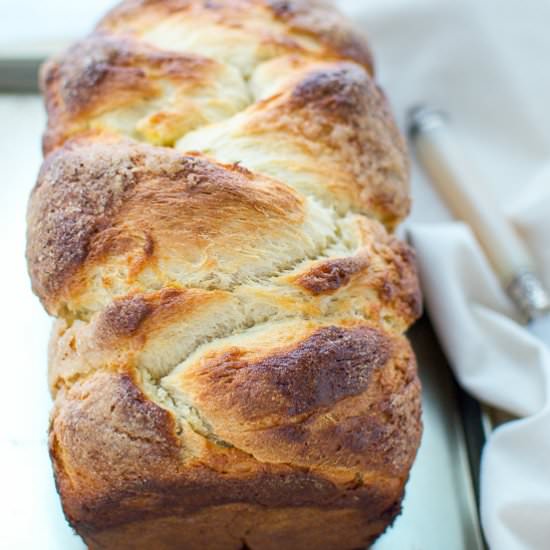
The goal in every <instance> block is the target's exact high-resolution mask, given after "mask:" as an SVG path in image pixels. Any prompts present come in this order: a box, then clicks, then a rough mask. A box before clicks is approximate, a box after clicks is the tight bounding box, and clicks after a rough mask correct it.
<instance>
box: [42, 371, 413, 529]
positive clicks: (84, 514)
mask: <svg viewBox="0 0 550 550" xmlns="http://www.w3.org/2000/svg"><path fill="white" fill-rule="evenodd" d="M136 384H137V382H135V381H134V380H133V379H132V377H131V376H129V375H128V374H125V373H101V372H100V373H96V374H93V375H91V376H90V377H89V378H88V379H84V380H82V381H79V382H76V383H75V384H74V385H73V386H72V387H71V388H70V389H69V390H68V391H67V392H63V393H62V394H60V395H59V396H58V399H57V402H56V406H55V408H54V411H53V413H52V423H51V429H50V452H51V455H52V459H53V462H54V468H55V471H56V479H57V483H58V488H59V490H60V492H61V494H62V495H63V497H64V506H65V511H66V513H67V515H68V517H69V520H70V521H71V523H72V524H73V525H75V526H76V527H77V528H78V529H79V530H81V531H82V532H83V533H85V534H92V533H96V532H101V531H103V530H105V529H111V528H113V527H115V526H118V525H121V524H124V523H131V522H136V521H142V520H150V519H152V518H156V517H164V516H171V515H176V516H184V515H186V514H189V513H196V512H198V511H200V510H202V509H203V508H207V507H210V506H220V505H224V504H229V503H232V502H239V503H245V504H260V505H262V506H264V507H268V508H275V509H276V508H280V507H285V506H292V507H294V508H302V507H306V508H307V507H309V506H312V505H314V506H316V507H319V508H322V509H327V510H330V509H332V510H336V509H346V508H359V509H360V510H361V511H362V515H363V520H364V521H372V520H375V519H379V518H380V519H382V518H384V517H386V513H391V514H393V513H395V511H396V508H397V509H398V507H399V502H400V495H401V488H402V486H403V484H404V481H405V478H404V477H403V478H396V479H391V478H389V477H388V478H386V477H385V476H384V475H379V476H372V475H371V476H367V477H363V476H362V475H360V474H359V472H360V471H361V469H360V468H359V469H358V470H356V471H357V472H358V473H355V472H351V473H350V474H348V475H343V476H342V475H340V476H334V475H333V476H332V478H333V479H332V480H331V476H328V478H327V474H326V473H324V472H323V471H322V470H320V469H317V471H315V470H308V469H299V468H298V469H297V468H296V467H295V466H292V465H288V464H284V463H269V462H263V461H258V460H257V459H254V458H253V457H251V456H250V455H249V454H247V453H245V452H243V451H241V450H239V449H235V448H232V447H224V446H220V445H217V444H214V443H212V442H209V441H207V440H204V439H203V438H200V437H199V436H197V434H195V432H193V430H191V429H189V426H188V425H187V424H186V423H185V422H183V423H181V422H180V423H178V422H177V421H176V420H175V418H174V416H173V414H171V413H169V412H168V411H166V410H165V409H163V408H160V407H159V406H157V405H155V404H153V403H151V402H150V400H149V399H148V398H147V396H146V395H145V394H143V393H142V392H141V391H140V390H139V389H138V387H137V385H136ZM358 425H359V422H355V425H354V426H353V427H354V428H356V427H358ZM76 426H78V429H75V427H76ZM322 435H325V434H322ZM326 435H328V434H326ZM333 435H337V434H333ZM347 437H349V435H348V436H347ZM339 440H340V441H344V439H342V434H340V438H339ZM363 450H364V449H363ZM338 477H339V480H338V481H336V479H338ZM390 511H391V512H390Z"/></svg>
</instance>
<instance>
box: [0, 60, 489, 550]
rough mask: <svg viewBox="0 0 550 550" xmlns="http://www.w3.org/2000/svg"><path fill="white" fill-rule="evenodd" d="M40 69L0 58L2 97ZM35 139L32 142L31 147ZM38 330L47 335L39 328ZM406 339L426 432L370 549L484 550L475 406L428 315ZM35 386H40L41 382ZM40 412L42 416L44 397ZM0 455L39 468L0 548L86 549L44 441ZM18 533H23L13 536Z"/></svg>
mask: <svg viewBox="0 0 550 550" xmlns="http://www.w3.org/2000/svg"><path fill="white" fill-rule="evenodd" d="M40 62H41V59H40V58H39V57H33V58H10V59H8V58H3V59H2V58H1V53H0V93H11V94H13V93H17V94H23V93H35V92H36V91H37V78H36V74H37V68H38V66H39V65H40ZM0 101H1V98H0ZM36 124H43V121H42V120H40V121H37V122H36ZM37 131H38V130H37ZM35 138H36V136H29V140H34V139H35ZM20 146H21V147H26V146H27V145H25V144H20ZM28 147H30V145H28ZM37 168H38V166H37V167H36V169H37ZM21 276H23V277H24V276H25V275H24V273H21ZM41 330H43V331H44V332H46V329H44V328H43V329H41ZM409 336H410V338H411V341H412V343H413V347H414V348H415V351H416V354H417V357H418V364H419V371H420V378H421V381H422V385H423V422H424V433H423V438H422V444H421V447H420V450H419V453H418V457H417V460H416V462H415V464H414V467H413V469H412V472H411V476H410V480H409V482H408V484H407V489H406V496H405V501H404V503H403V513H402V514H401V515H400V517H399V518H397V520H396V522H395V524H394V526H393V527H391V528H390V529H388V531H387V532H386V533H385V534H384V535H383V536H382V537H381V538H380V539H379V541H378V542H377V543H376V544H375V546H374V548H375V550H397V549H398V550H441V549H442V548H445V550H464V549H467V550H484V549H485V548H486V545H485V543H484V540H483V537H482V534H481V530H480V524H479V515H478V481H479V461H480V454H481V448H482V446H483V443H484V430H483V414H482V411H481V408H480V405H479V403H477V402H476V401H475V400H473V399H472V398H470V397H468V396H467V395H466V394H465V393H464V392H462V391H461V390H460V388H459V387H458V386H457V384H456V382H455V380H454V378H453V375H452V372H451V370H450V368H449V365H448V363H447V361H446V359H445V357H444V355H443V352H442V350H441V348H440V346H439V344H438V341H437V338H436V336H435V334H434V332H433V330H432V327H431V324H430V321H429V319H428V317H427V316H424V317H423V318H422V319H421V320H420V321H419V322H418V323H417V324H416V325H415V326H414V327H413V328H412V329H411V331H410V333H409ZM45 338H46V335H44V339H45ZM36 357H37V359H36V360H37V361H39V362H40V361H41V362H42V363H40V364H41V368H42V369H43V370H45V368H46V367H45V364H44V357H45V350H40V354H38V353H37V354H36ZM40 358H41V359H40ZM37 383H40V384H43V385H44V387H45V384H46V381H45V378H44V379H39V380H38V382H37ZM44 395H45V391H44ZM41 407H42V409H43V410H44V415H45V414H46V412H45V411H46V408H47V397H44V404H43V405H42V404H41ZM42 409H41V410H42ZM0 449H2V453H3V454H4V458H5V460H7V462H8V463H9V462H13V464H14V465H18V466H17V467H19V468H24V467H25V464H27V465H31V464H35V465H38V464H39V466H37V467H36V468H34V469H35V471H34V472H33V473H34V475H35V476H36V478H39V483H38V485H39V487H40V491H39V493H38V494H34V493H32V492H31V491H29V495H22V494H21V495H20V499H19V500H21V502H22V503H26V504H25V506H23V505H21V506H20V507H18V506H17V505H16V506H15V511H12V516H11V519H10V521H8V522H6V526H5V527H3V531H4V533H3V535H2V534H0V547H6V548H7V547H8V546H4V545H3V544H2V539H3V536H4V537H7V539H4V541H6V540H9V541H10V545H9V547H10V548H24V549H26V548H29V549H30V548H38V547H40V548H48V549H50V548H51V549H57V548H63V549H64V550H77V549H82V548H84V545H83V543H82V542H81V541H80V539H79V538H78V537H76V536H75V535H74V534H73V533H72V531H71V529H70V527H69V526H68V524H67V522H66V521H65V519H64V517H63V514H62V511H61V507H60V505H59V501H58V497H57V495H56V493H55V487H54V483H53V477H52V475H51V473H50V469H49V466H48V465H47V445H46V438H45V437H44V434H43V433H37V434H31V435H30V436H29V440H28V441H26V442H25V445H23V446H22V445H20V444H18V443H17V442H14V441H11V440H9V438H6V439H5V440H4V438H3V437H2V436H1V435H0ZM18 498H19V497H18ZM8 500H9V499H8ZM29 503H30V506H29ZM29 508H30V509H29ZM18 510H21V511H18ZM23 510H25V512H23ZM23 514H24V515H25V516H26V517H23ZM29 514H30V515H29ZM37 516H38V518H40V519H39V524H40V525H41V526H42V527H41V529H39V530H37V532H36V535H34V534H32V533H30V531H29V530H28V529H27V530H25V529H21V526H23V525H25V524H26V523H27V521H28V520H29V518H31V517H33V518H35V519H33V520H32V521H33V522H34V521H36V517H37ZM17 526H19V527H18V528H19V531H21V532H20V533H19V531H17V532H16V528H17ZM39 531H40V532H39ZM18 541H19V542H18ZM29 541H32V542H31V545H30V546H29Z"/></svg>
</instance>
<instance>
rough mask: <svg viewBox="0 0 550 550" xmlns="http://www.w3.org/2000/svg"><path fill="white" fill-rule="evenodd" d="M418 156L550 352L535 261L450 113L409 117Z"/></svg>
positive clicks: (549, 324)
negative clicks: (475, 163)
mask: <svg viewBox="0 0 550 550" xmlns="http://www.w3.org/2000/svg"><path fill="white" fill-rule="evenodd" d="M408 130H409V136H410V139H411V142H412V143H413V144H414V147H415V150H416V156H417V158H418V160H419V162H420V164H421V166H422V167H423V169H424V171H425V172H426V173H427V174H428V176H429V177H430V180H431V181H432V182H433V184H434V185H435V187H436V188H437V190H438V192H439V193H440V195H441V196H442V197H443V199H444V201H445V203H446V204H447V206H448V207H449V208H450V209H451V211H452V212H453V213H454V215H455V216H456V217H457V218H459V219H461V220H463V221H464V222H466V223H467V224H468V225H469V226H470V227H471V228H472V230H473V231H474V233H475V235H476V237H477V239H478V241H479V242H480V244H481V246H482V247H483V249H484V251H485V255H486V256H487V258H488V260H489V261H490V263H491V264H492V266H493V269H494V270H495V272H496V274H497V276H498V278H499V279H500V281H501V283H502V286H503V287H504V289H505V290H506V291H507V293H508V295H509V296H510V298H511V299H512V301H513V302H514V303H515V304H516V306H517V308H518V310H519V312H520V314H521V316H522V318H523V319H524V320H525V322H526V324H527V327H528V329H529V330H530V331H531V332H532V333H533V334H534V335H535V336H537V337H538V338H539V339H540V340H542V341H543V342H544V343H545V344H546V345H547V346H549V347H550V296H549V294H548V292H547V290H546V289H545V288H544V285H543V284H542V282H541V280H540V278H539V277H538V275H537V270H536V265H535V262H534V260H533V258H532V256H531V254H530V252H529V250H528V249H527V247H526V246H525V244H524V243H523V242H522V240H521V239H520V238H519V236H518V235H517V233H516V232H515V230H514V228H513V227H512V225H511V223H510V222H509V221H508V220H507V219H506V217H505V216H504V214H503V213H502V211H500V210H499V208H498V206H497V201H495V200H493V199H492V198H491V197H490V193H489V190H488V189H486V186H484V185H483V183H482V182H483V180H482V178H481V177H480V176H479V175H478V174H476V171H475V168H474V166H473V164H472V162H470V161H468V159H467V158H466V155H465V154H464V153H463V151H462V150H461V147H460V144H459V143H458V140H457V139H456V137H455V136H454V134H453V132H452V129H451V127H450V125H449V123H448V117H447V116H446V114H445V113H444V112H442V111H440V110H438V109H433V108H430V107H426V106H419V107H414V108H413V109H411V110H410V111H409V113H408Z"/></svg>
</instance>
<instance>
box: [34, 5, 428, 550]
mask: <svg viewBox="0 0 550 550" xmlns="http://www.w3.org/2000/svg"><path fill="white" fill-rule="evenodd" d="M42 87H43V90H44V94H45V97H46V106H47V110H48V114H49V123H48V129H47V131H46V135H45V138H44V151H45V154H46V159H45V162H44V165H43V167H42V170H41V172H40V175H39V178H38V182H37V184H36V187H35V189H34V190H33V193H32V196H31V199H30V203H29V211H28V234H27V237H28V240H27V259H28V265H29V271H30V275H31V280H32V284H33V289H34V291H35V292H36V294H37V295H38V296H39V297H40V299H41V300H42V302H43V304H44V306H45V308H46V309H47V310H48V312H49V313H51V314H53V315H55V316H57V317H58V319H57V320H56V322H55V324H54V330H53V333H52V337H51V341H50V349H49V381H50V388H51V392H52V395H53V396H54V400H55V403H54V408H53V411H52V416H51V425H50V453H51V457H52V461H53V465H54V472H55V478H56V483H57V487H58V490H59V493H60V495H61V497H62V501H63V508H64V511H65V514H66V516H67V518H68V520H69V522H70V523H71V525H72V526H73V527H74V528H75V529H76V530H77V532H78V533H79V534H81V535H82V536H83V537H84V539H85V541H86V542H87V544H88V545H89V547H90V548H112V549H117V550H121V549H125V548H144V549H145V548H153V547H154V548H159V549H161V550H162V549H169V548H177V547H181V544H182V543H181V541H182V540H185V546H186V548H187V547H188V548H190V549H194V548H197V549H198V548H201V550H202V548H211V549H213V550H215V549H217V548H219V549H220V550H221V549H222V548H223V549H224V550H225V549H227V548H235V549H241V548H250V549H254V550H259V549H261V550H271V549H273V550H275V549H277V548H288V549H289V550H294V549H296V550H298V549H300V550H301V549H302V548H318V549H319V550H332V549H334V550H336V549H338V550H341V549H347V550H351V549H353V548H359V547H363V546H365V545H368V544H370V543H371V542H372V541H373V540H374V539H375V538H376V537H377V536H379V535H380V533H382V532H383V530H384V529H385V528H386V527H387V525H389V524H390V523H391V522H392V521H393V519H394V518H395V517H396V515H397V514H398V513H399V511H400V505H401V500H402V498H403V490H404V485H405V483H406V480H407V476H408V472H409V470H410V468H411V465H412V462H413V460H414V457H415V454H416V450H417V448H418V444H419V440H420V433H421V421H420V388H419V382H418V377H417V374H416V366H415V360H414V355H413V353H412V351H411V348H410V346H409V344H408V342H407V340H406V339H405V337H404V336H403V332H404V331H405V330H406V329H407V327H408V326H409V325H410V324H411V323H412V322H413V321H414V320H415V318H416V317H417V316H418V315H419V314H420V308H421V297H420V291H419V287H418V280H417V273H416V268H415V261H414V254H413V253H412V251H411V250H410V249H409V248H408V247H407V245H405V244H404V243H401V242H400V241H399V240H397V239H396V238H395V237H393V236H392V235H391V233H389V231H391V230H392V229H393V227H394V226H395V225H396V224H397V223H398V222H399V221H400V220H401V219H402V218H403V217H404V216H405V215H406V213H407V212H408V208H409V197H408V182H407V179H408V163H407V159H406V152H405V147H404V143H403V140H402V138H401V136H400V135H399V132H398V131H397V128H396V126H395V123H394V121H393V119H392V117H391V114H390V112H389V108H388V105H387V101H386V99H385V96H384V94H383V92H382V91H381V90H380V89H379V88H378V86H377V85H376V83H375V81H374V77H373V69H372V59H371V56H370V53H369V50H368V48H367V46H366V45H365V43H364V42H363V41H362V40H361V39H360V38H358V37H357V36H356V35H355V34H353V33H352V32H351V31H350V30H349V25H348V23H347V22H345V20H344V19H343V18H342V17H341V16H340V15H339V14H337V13H336V12H335V11H334V9H333V8H332V7H331V6H330V5H329V4H328V3H325V2H324V1H322V0H229V1H226V2H222V1H218V0H200V1H199V0H127V1H125V2H123V3H122V4H121V5H120V6H119V7H117V8H115V9H114V10H113V11H112V12H111V13H110V14H108V15H107V16H106V17H105V18H104V19H103V21H102V22H101V23H100V24H99V26H98V27H97V29H96V30H95V31H94V33H93V34H92V35H91V36H90V37H88V38H87V39H85V40H83V41H82V42H80V43H79V44H77V45H76V46H74V47H73V48H71V49H70V50H68V51H67V52H66V53H65V54H64V55H63V56H61V57H59V58H57V59H55V60H52V61H50V62H48V63H47V64H46V66H45V67H44V69H43V72H42Z"/></svg>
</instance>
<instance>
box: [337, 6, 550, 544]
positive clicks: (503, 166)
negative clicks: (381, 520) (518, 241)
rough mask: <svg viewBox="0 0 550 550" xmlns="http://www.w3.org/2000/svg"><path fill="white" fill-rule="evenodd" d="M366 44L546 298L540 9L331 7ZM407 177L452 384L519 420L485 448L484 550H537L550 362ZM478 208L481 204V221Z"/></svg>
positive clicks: (545, 493) (461, 229)
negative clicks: (502, 226) (438, 110)
mask: <svg viewBox="0 0 550 550" xmlns="http://www.w3.org/2000/svg"><path fill="white" fill-rule="evenodd" d="M340 5H341V7H342V8H343V9H344V10H345V11H347V12H349V13H352V14H353V15H354V16H355V18H356V20H357V21H358V23H359V25H360V28H362V29H364V30H365V32H366V33H367V35H368V36H370V38H371V42H372V43H373V45H374V50H375V54H377V55H376V58H377V60H378V61H379V65H380V68H381V71H380V74H381V77H382V83H383V85H384V86H385V87H386V88H387V90H388V92H389V95H390V98H391V99H392V100H393V104H394V108H395V109H396V111H397V113H398V115H399V116H400V117H401V120H403V115H404V113H405V111H406V109H407V108H408V107H409V106H410V105H411V104H412V103H415V102H416V101H419V100H420V101H422V102H427V103H428V104H431V105H436V106H440V107H443V108H445V109H447V110H448V111H449V112H450V113H451V116H452V117H453V118H454V123H455V128H456V131H457V132H458V133H459V134H460V137H461V139H462V140H463V141H464V146H465V148H466V149H467V152H469V153H470V156H471V157H473V160H474V161H475V162H476V163H477V164H481V166H482V168H484V172H485V173H486V174H488V177H487V178H486V180H485V181H483V182H480V184H483V185H487V186H488V187H491V188H492V189H491V191H492V192H493V193H494V194H496V196H497V197H498V200H499V202H500V207H501V208H503V209H504V210H505V211H506V212H507V213H508V214H509V215H510V217H511V219H512V220H513V221H514V222H515V223H516V225H517V227H518V229H519V231H520V232H521V234H522V235H523V237H524V238H525V240H526V242H527V243H528V245H529V246H530V248H531V250H532V252H533V253H534V255H535V257H536V258H537V260H538V262H539V268H540V271H541V274H542V275H543V277H544V279H545V282H546V284H547V286H548V287H550V164H546V162H547V160H548V159H550V109H548V97H549V96H548V93H549V90H550V71H548V70H547V66H546V61H545V60H544V56H543V55H542V52H548V51H549V49H550V35H548V33H547V30H546V29H545V28H544V26H545V25H546V23H544V26H543V25H542V24H541V23H542V21H545V22H547V21H549V20H550V5H549V4H548V3H545V2H542V1H540V2H537V1H534V2H531V3H525V2H523V3H519V2H518V3H515V2H497V1H495V0H488V1H487V0H486V1H484V2H474V1H473V0H472V1H469V0H468V1H462V2H451V1H450V0H446V1H444V0H440V1H435V0H432V1H429V0H415V1H413V0H394V1H390V2H388V1H369V2H359V1H347V0H341V1H340ZM427 186H428V183H427V182H426V181H425V180H424V179H423V178H422V175H421V173H420V171H419V170H418V169H417V168H415V169H414V171H413V196H414V197H415V198H420V197H421V198H420V199H419V200H420V203H417V204H415V207H414V210H413V216H412V222H411V223H410V224H409V226H408V230H409V234H410V235H411V237H412V240H413V243H414V245H415V247H416V250H417V254H418V260H419V264H420V273H421V279H422V284H423V288H424V293H425V297H426V302H427V306H428V310H429V312H430V315H431V318H432V321H433V322H434V324H435V327H436V331H437V333H438V335H439V337H440V339H441V342H442V344H443V347H444V349H445V351H446V353H447V356H448V358H449V360H450V362H451V364H452V367H453V369H454V371H455V374H456V376H457V377H458V379H459V381H460V383H461V384H462V385H463V386H464V387H465V388H466V389H467V390H468V391H469V392H471V393H472V394H473V395H474V396H476V397H477V398H479V399H480V400H482V401H483V402H485V403H488V404H491V405H493V406H495V407H498V408H499V409H503V410H505V411H507V412H509V413H511V414H513V415H515V416H518V417H520V420H516V421H512V422H508V423H506V424H505V425H502V426H501V427H499V428H498V429H496V430H495V432H494V433H493V434H492V436H491V437H490V439H489V441H488V443H487V445H486V447H485V450H484V452H483V458H482V468H481V516H482V524H483V528H484V531H485V535H486V538H487V540H488V543H489V546H490V548H491V549H495V550H501V549H503V550H526V549H529V550H547V549H548V548H550V350H549V349H547V348H546V347H545V346H544V345H542V344H541V343H540V342H539V341H538V340H537V339H536V338H534V337H533V336H532V335H531V334H530V333H529V332H528V331H527V330H525V328H524V327H522V326H520V325H519V324H518V323H517V322H515V321H514V318H515V317H516V312H515V310H514V308H513V306H512V304H511V303H510V301H509V299H508V298H507V296H506V294H505V293H504V292H503V290H502V289H501V287H500V284H499V282H498V280H497V279H496V277H495V275H494V274H493V272H492V271H491V268H490V266H489V264H488V262H487V260H486V259H485V257H484V255H483V252H482V250H481V249H480V247H479V245H478V243H477V242H476V241H475V238H474V236H473V235H472V233H471V232H470V230H469V229H468V228H467V227H466V226H464V225H462V224H460V223H457V222H455V221H453V220H452V218H451V217H450V215H449V213H448V211H446V209H445V207H444V206H443V205H442V204H441V203H440V201H439V199H438V197H437V196H436V195H435V194H434V193H433V192H432V191H430V190H428V189H427ZM491 206H492V205H490V204H488V205H487V208H491Z"/></svg>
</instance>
